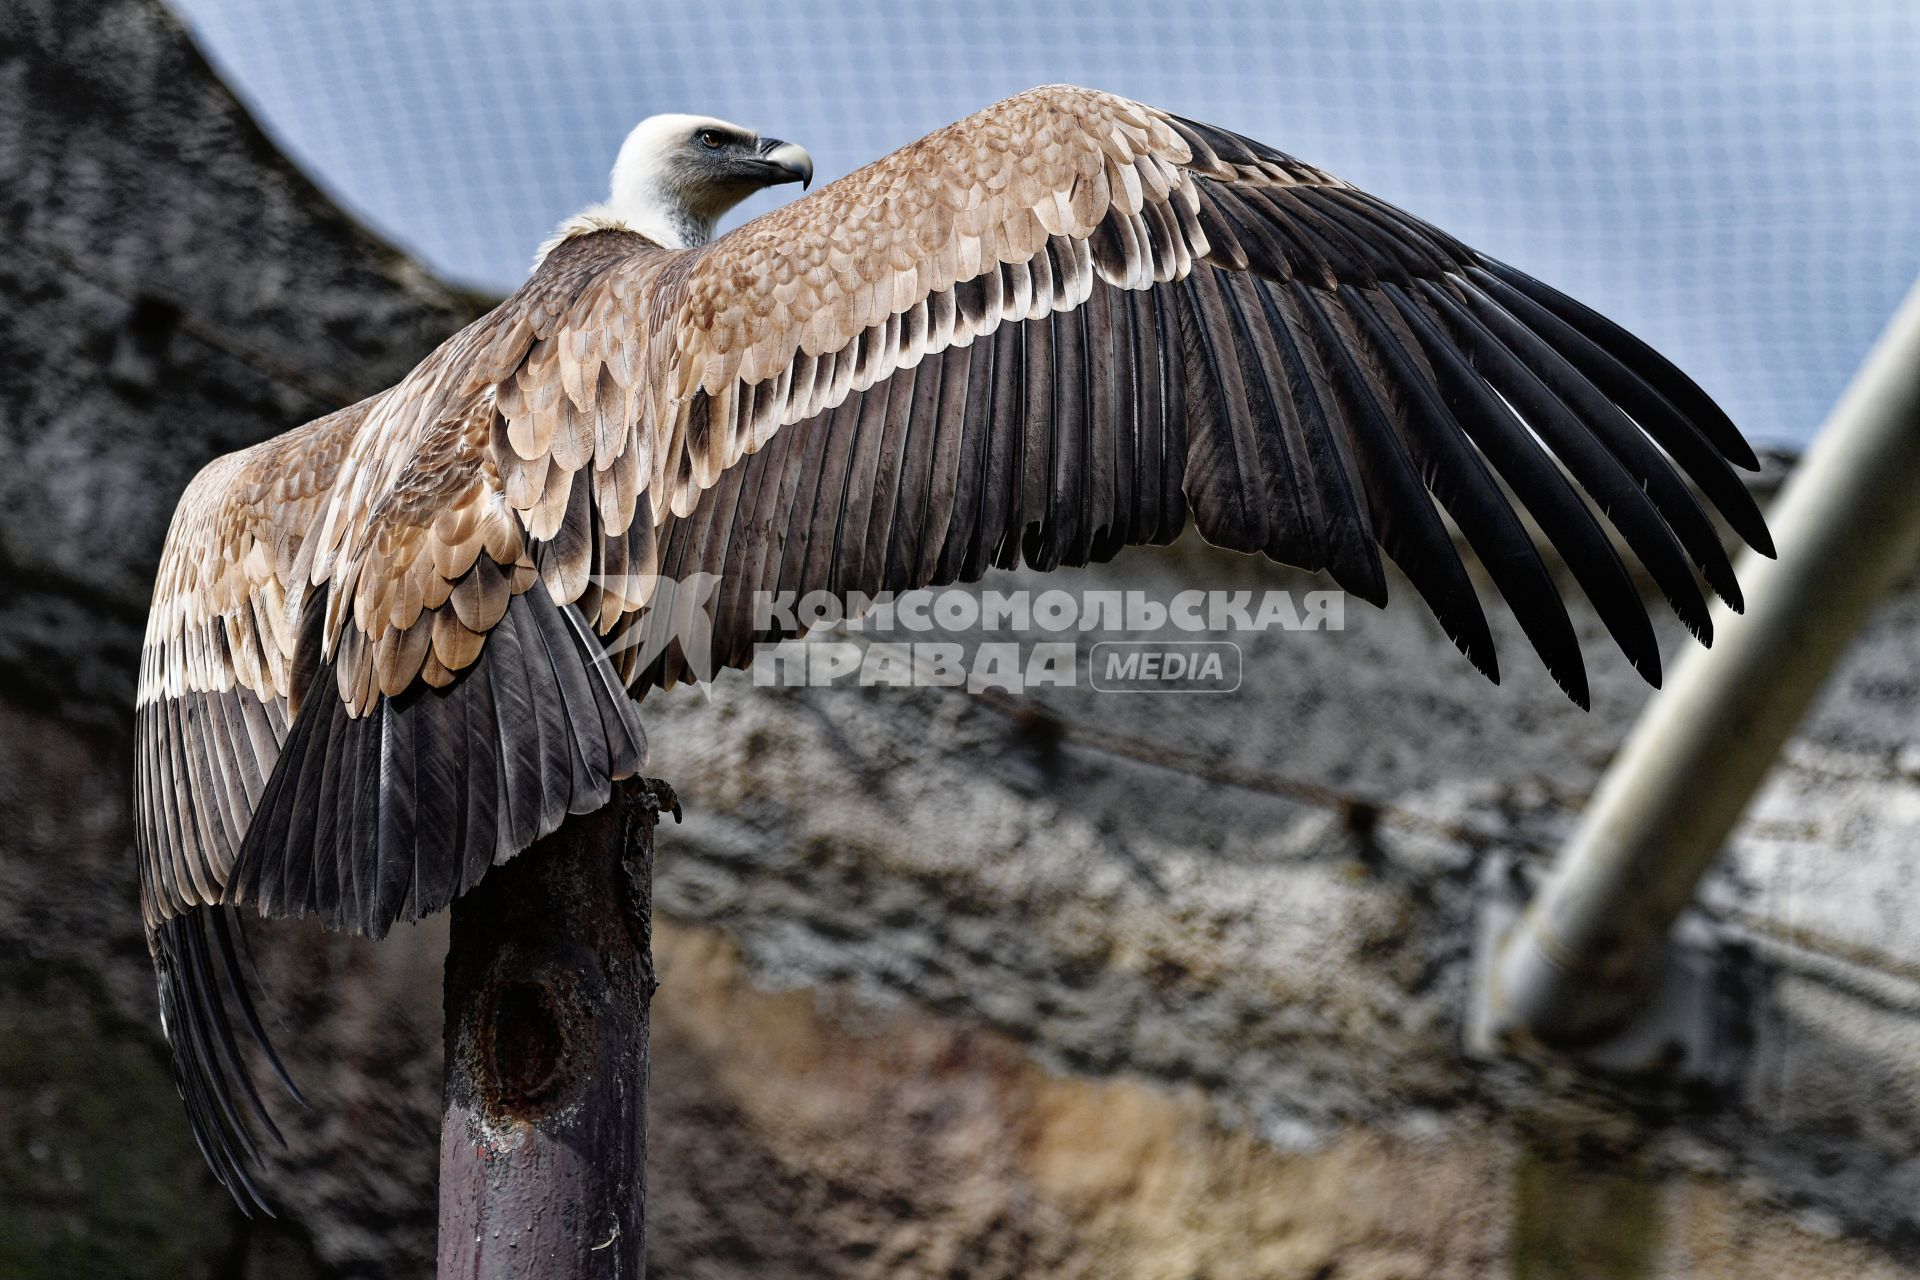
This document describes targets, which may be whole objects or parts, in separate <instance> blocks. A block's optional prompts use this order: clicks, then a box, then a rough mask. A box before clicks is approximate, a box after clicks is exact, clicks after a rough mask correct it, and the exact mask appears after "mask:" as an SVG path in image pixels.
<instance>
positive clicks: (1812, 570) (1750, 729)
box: [1491, 283, 1920, 1046]
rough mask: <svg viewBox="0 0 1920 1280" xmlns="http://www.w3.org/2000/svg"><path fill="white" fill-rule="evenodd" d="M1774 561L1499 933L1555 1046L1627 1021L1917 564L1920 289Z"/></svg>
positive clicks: (1515, 977)
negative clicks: (1762, 795)
mask: <svg viewBox="0 0 1920 1280" xmlns="http://www.w3.org/2000/svg"><path fill="white" fill-rule="evenodd" d="M1770 522H1771V524H1772V527H1773V536H1774V540H1775V542H1776V543H1777V545H1778V547H1779V550H1780V558H1779V559H1778V560H1771V561H1770V560H1766V559H1764V558H1762V557H1759V556H1756V555H1752V554H1748V555H1747V556H1746V557H1745V558H1744V559H1743V560H1742V562H1741V566H1740V578H1741V581H1742V583H1743V584H1745V585H1746V590H1747V601H1748V610H1747V613H1746V614H1745V615H1744V616H1739V615H1734V614H1731V613H1729V612H1728V611H1727V610H1725V609H1724V608H1722V609H1721V610H1720V611H1719V616H1717V617H1716V618H1715V619H1714V632H1715V634H1716V636H1717V637H1718V639H1717V641H1716V642H1715V644H1714V647H1713V648H1712V649H1711V650H1710V651H1696V652H1692V653H1689V654H1688V655H1687V656H1686V658H1685V660H1683V661H1682V662H1681V663H1680V664H1679V666H1678V668H1677V670H1676V671H1675V672H1674V675H1673V679H1672V682H1671V683H1670V684H1669V686H1668V687H1667V689H1666V690H1665V691H1664V692H1662V693H1660V694H1658V695H1656V696H1655V698H1654V700H1653V702H1652V703H1651V704H1650V705H1649V706H1648V708H1647V710H1646V712H1645V713H1644V714H1643V715H1642V716H1641V718H1640V721H1639V723H1638V724H1637V725H1636V726H1635V727H1634V730H1633V733H1632V735H1631V736H1630V737H1629V738H1628V740H1627V743H1626V746H1625V747H1624V748H1623V749H1622V751H1621V753H1620V755H1619V757H1618V758H1617V759H1616V760H1615V761H1614V763H1613V766H1612V768H1611V769H1610V770H1609V771H1608V773H1607V776H1606V778H1605V780H1604V781H1603V782H1602V784H1601V786H1600V789H1599V792H1598V793H1597V794H1596V795H1595V796H1594V799H1593V802H1592V805H1591V807H1590V808H1589V809H1588V810H1587V813H1586V815H1585V817H1584V819H1583V820H1582V822H1581V825H1580V828H1579V830H1578V831H1577V832H1576V833H1575V835H1574V837H1573V841H1572V843H1571V844H1570V845H1569V846H1568V847H1567V849H1566V850H1565V851H1564V852H1563V853H1562V854H1561V855H1560V858H1559V860H1558V862H1557V863H1556V864H1555V866H1554V869H1553V871H1552V873H1551V874H1550V876H1549V877H1548V879H1547V880H1546V882H1545V884H1544V885H1543V886H1542V887H1541V889H1540V892H1539V894H1538V895H1537V896H1536V897H1535V898H1534V900H1533V903H1532V904H1531V906H1529V908H1528V909H1527V911H1526V913H1525V915H1524V916H1523V917H1522V919H1521V921H1520V923H1519V925H1518V927H1516V928H1515V930H1514V931H1513V933H1512V934H1511V935H1510V936H1509V938H1508V940H1507V942H1506V944H1505V946H1504V949H1503V951H1502V953H1501V955H1500V957H1499V960H1498V962H1497V965H1496V969H1495V975H1494V986H1493V991H1492V992H1491V995H1492V999H1493V1004H1494V1013H1495V1016H1496V1017H1497V1018H1499V1019H1500V1020H1501V1021H1503V1022H1505V1023H1506V1024H1507V1025H1508V1026H1509V1027H1514V1028H1518V1029H1522V1030H1524V1031H1526V1032H1528V1033H1530V1034H1531V1035H1532V1036H1533V1037H1534V1038H1535V1039H1537V1040H1540V1041H1543V1042H1546V1043H1552V1044H1558V1045H1563V1046H1571V1045H1576V1044H1579V1043H1582V1042H1591V1041H1593V1040H1596V1039H1599V1038H1601V1037H1603V1036H1604V1035H1606V1034H1607V1033H1608V1032H1609V1031H1611V1030H1613V1029H1614V1028H1616V1027H1618V1026H1620V1025H1621V1024H1622V1023H1623V1022H1625V1021H1627V1019H1628V1017H1629V1015H1630V1014H1631V1013H1632V1012H1633V1010H1634V1009H1635V1008H1636V1007H1637V1006H1638V1005H1639V1004H1640V1002H1641V1001H1642V1000H1643V999H1644V998H1645V995H1646V993H1647V989H1648V984H1649V983H1650V982H1651V981H1652V980H1653V978H1654V975H1655V974H1656V972H1657V970H1658V968H1659V965H1660V962H1661V958H1662V955H1663V953H1664V950H1665V940H1666V937H1667V933H1668V930H1669V928H1670V927H1671V926H1672V924H1673V922H1674V920H1675V918H1676V917H1677V916H1678V915H1679V913H1680V911H1681V910H1682V909H1683V908H1684V907H1686V905H1687V904H1688V903H1689V902H1690V901H1692V898H1693V893H1694V889H1695V887H1696V886H1697V885H1698V883H1699V881H1700V877H1701V875H1702V874H1703V873H1704V872H1705V871H1706V869H1707V866H1708V864H1709V863H1710V862H1711V861H1712V859H1713V857H1714V855H1715V854H1717V853H1718V852H1719V851H1720V848H1721V846H1722V845H1723V844H1724V842H1725V840H1726V838H1727V834H1728V832H1729V831H1731V830H1732V828H1733V824H1734V823H1735V821H1737V820H1738V818H1739V817H1740V814H1741V812H1742V811H1743V810H1744V809H1745V808H1746V805H1747V802H1748V801H1749V800H1750V799H1752V797H1753V793H1754V791H1755V790H1756V789H1757V788H1758V786H1759V784H1760V781H1761V779H1762V778H1763V777H1764V776H1765V774H1766V772H1767V769H1768V767H1769V766H1770V765H1771V764H1772V762H1773V759H1774V756H1775V755H1776V754H1777V753H1778V751H1779V749H1780V746H1781V744H1782V743H1784V742H1785V741H1786V739H1787V736H1788V735H1789V734H1790V733H1792V731H1793V728H1794V726H1795V725H1796V724H1798V723H1799V721H1800V719H1801V717H1802V715H1804V714H1805V712H1806V710H1807V707H1808V705H1809V704H1810V703H1811V702H1812V701H1813V698H1814V695H1815V694H1816V693H1818V692H1819V689H1820V686H1821V684H1822V683H1823V682H1824V681H1825V679H1826V677H1827V674H1828V672H1829V671H1831V670H1832V668H1833V666H1834V663H1835V662H1836V661H1837V660H1838V659H1839V657H1840V655H1841V653H1842V652H1844V651H1845V649H1846V647H1847V644H1848V643H1849V641H1851V640H1852V638H1853V635H1854V633H1855V632H1856V631H1857V630H1858V629H1859V627H1860V625H1861V623H1862V622H1863V621H1864V620H1865V618H1866V616H1867V613H1868V611H1869V610H1870V609H1871V608H1872V606H1873V604H1874V602H1875V601H1876V600H1878V599H1879V598H1880V597H1881V596H1882V595H1884V593H1885V592H1886V590H1887V588H1888V587H1889V586H1890V585H1891V582H1892V579H1893V578H1894V577H1895V576H1896V575H1898V574H1899V573H1900V572H1902V571H1903V570H1905V569H1908V568H1910V567H1911V566H1912V565H1913V564H1914V562H1915V558H1916V556H1920V283H1916V284H1915V286H1914V288H1913V289H1912V290H1911V291H1909V292H1908V294H1907V297H1906V300H1905V302H1903V303H1902V304H1901V306H1900V309H1899V310H1898V311H1897V312H1895V314H1894V317H1893V319H1892V321H1891V322H1890V323H1889V324H1888V326H1887V329H1886V331H1885V332H1884V333H1883V334H1882V335H1881V338H1880V340H1879V342H1878V343H1877V344H1876V345H1875V346H1874V348H1873V350H1872V352H1870V353H1869V354H1868V356H1867V360H1866V363H1865V364H1863V365H1862V366H1861V368H1860V371H1859V372H1858V373H1857V374H1856V375H1855V377H1854V380H1853V383H1852V385H1851V386H1849V387H1848V389H1847V391H1846V394H1845V395H1844V396H1843V397H1842V398H1841V400H1840V402H1839V404H1838V405H1836V406H1835V408H1834V410H1833V413H1832V415H1831V416H1830V417H1829V418H1828V420H1827V423H1826V425H1825V427H1824V428H1823V429H1822V430H1821V432H1820V434H1819V435H1818V436H1817V437H1815V439H1814V443H1813V446H1812V447H1811V448H1810V449H1808V450H1807V453H1806V456H1805V457H1804V458H1803V459H1802V460H1801V462H1800V465H1799V466H1798V467H1796V468H1795V469H1794V472H1793V474H1792V476H1791V477H1789V480H1788V484H1787V487H1786V489H1785V490H1784V492H1783V493H1782V494H1781V496H1780V499H1779V500H1778V501H1777V502H1776V503H1775V504H1774V508H1773V510H1772V512H1771V514H1770Z"/></svg>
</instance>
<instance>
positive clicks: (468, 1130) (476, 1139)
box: [439, 779, 659, 1280]
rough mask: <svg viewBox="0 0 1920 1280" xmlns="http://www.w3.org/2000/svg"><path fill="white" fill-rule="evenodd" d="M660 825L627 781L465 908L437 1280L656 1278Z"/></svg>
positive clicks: (450, 975)
mask: <svg viewBox="0 0 1920 1280" xmlns="http://www.w3.org/2000/svg"><path fill="white" fill-rule="evenodd" d="M658 816H659V802H658V800H657V799H656V797H655V794H654V792H653V790H652V789H651V787H650V785H649V784H648V783H646V782H645V781H643V780H638V779H636V780H631V781H628V782H624V783H620V784H617V785H616V787H615V789H614V795H613V799H612V801H611V802H610V803H608V805H607V806H606V807H605V808H603V809H601V810H599V811H598V812H596V813H591V814H586V815H583V816H580V817H576V818H571V819H569V820H568V821H567V823H566V824H565V825H564V826H562V827H561V828H560V830H558V831H556V832H554V833H553V834H552V835H550V836H548V837H547V838H546V839H544V840H541V841H540V842H539V843H538V844H536V845H534V846H533V847H532V848H531V849H529V850H527V851H526V852H525V853H522V854H521V855H520V856H518V857H517V858H515V859H513V861H511V862H509V863H507V864H506V865H504V866H499V867H495V868H493V870H492V871H490V872H489V873H488V875H487V877H486V879H485V880H483V881H482V882H481V883H480V884H479V885H478V886H477V887H476V888H475V889H474V890H473V891H472V892H471V893H468V894H467V895H466V896H464V897H462V898H460V899H458V900H457V901H456V902H455V903H454V904H453V931H452V941H451V944H450V945H449V948H448V951H447V968H446V1011H447V1013H446V1016H447V1021H446V1068H445V1071H446V1075H445V1084H444V1092H443V1095H442V1112H441V1122H440V1245H439V1274H440V1276H441V1277H442V1278H443V1280H444V1278H445V1277H451V1276H458V1277H463V1278H464V1280H498V1278H503V1277H509V1276H513V1277H534V1276H537V1277H541V1278H542V1280H585V1278H586V1277H594V1278H596V1280H601V1278H606V1280H610V1278H611V1277H615V1276H618V1277H623V1278H630V1277H637V1276H641V1275H644V1273H645V1269H646V1233H645V1225H646V1213H645V1201H646V1153H647V1137H646V1133H647V1129H646V1125H647V1006H648V1001H649V1000H650V999H651V997H652V995H653V990H654V985H655V983H654V972H653V953H652V948H651V942H652V902H653V828H654V824H655V821H656V820H657V818H658Z"/></svg>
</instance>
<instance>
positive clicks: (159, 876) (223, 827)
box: [134, 401, 372, 1204]
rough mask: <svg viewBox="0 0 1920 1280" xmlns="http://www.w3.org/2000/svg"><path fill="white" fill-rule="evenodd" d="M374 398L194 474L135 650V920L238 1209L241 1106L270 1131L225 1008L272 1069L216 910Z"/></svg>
mask: <svg viewBox="0 0 1920 1280" xmlns="http://www.w3.org/2000/svg"><path fill="white" fill-rule="evenodd" d="M371 404H372V401H362V402H361V403H359V404H357V405H354V406H353V407H352V408H349V409H343V410H341V411H339V412H338V413H333V414H329V415H328V416H327V417H324V418H320V419H318V420H316V421H314V422H311V423H308V424H307V425H306V426H304V427H300V428H298V429H297V430H294V431H290V432H288V433H286V434H285V435H283V436H279V437H277V438H276V439H273V440H270V441H267V442H266V443H264V444H260V445H256V446H254V447H253V448H251V449H247V450H244V451H242V452H240V453H235V454H230V455H228V456H226V457H224V458H219V459H217V460H215V461H214V462H212V463H209V464H208V465H207V466H206V467H205V468H204V469H203V470H202V471H201V472H200V474H199V475H197V476H195V477H194V479H193V482H192V483H191V484H190V485H188V486H187V491H186V493H185V494H184V495H183V496H182V497H181V499H180V504H179V506H178V507H177V508H176V509H175V512H174V517H173V524H172V527H171V528H170V529H169V530H168V532H167V541H166V546H165V549H164V550H163V551H162V553H161V557H160V569H159V574H158V577H157V580H156V582H155V584H154V599H153V608H152V610H151V611H150V612H149V614H148V616H147V631H146V638H145V642H144V644H143V646H142V648H141V654H140V680H139V685H138V688H137V692H136V695H135V710H134V822H135V842H136V845H137V846H138V853H139V860H140V909H141V914H142V915H143V916H144V917H145V920H146V925H147V940H148V946H149V949H150V950H151V951H152V953H153V961H154V969H155V972H156V975H157V977H158V979H159V986H160V1008H161V1017H162V1022H163V1025H164V1027H165V1029H166V1033H167V1039H168V1041H169V1042H170V1043H171V1045H172V1047H173V1064H174V1081H175V1083H176V1084H177V1085H178V1086H179V1088H180V1093H181V1097H182V1098H184V1099H185V1100H186V1103H187V1111H188V1115H189V1116H190V1118H191V1119H192V1121H193V1129H194V1135H195V1137H196V1138H197V1139H198V1140H199V1142H200V1147H201V1151H202V1153H203V1154H205V1155H206V1157H207V1161H208V1163H209V1164H210V1165H211V1166H212V1167H213V1169H214V1172H215V1173H216V1174H217V1175H218V1176H219V1177H220V1179H221V1181H222V1182H224V1183H225V1184H226V1185H227V1186H228V1187H229V1188H231V1189H232V1190H233V1192H234V1195H235V1197H236V1198H241V1199H242V1203H243V1204H244V1203H247V1202H248V1201H251V1202H252V1203H254V1204H260V1203H261V1200H260V1196H259V1193H258V1192H257V1190H255V1189H254V1187H253V1184H252V1182H251V1180H250V1179H249V1178H248V1177H247V1175H246V1171H245V1160H244V1159H243V1157H247V1158H250V1157H252V1156H253V1154H254V1146H253V1141H252V1138H251V1136H250V1134H249V1132H248V1128H247V1126H246V1124H245V1123H243V1122H242V1119H241V1116H240V1112H239V1109H238V1101H237V1100H239V1099H244V1100H245V1102H246V1104H247V1105H248V1107H249V1109H250V1110H251V1111H252V1112H253V1113H254V1114H255V1115H257V1116H258V1117H259V1118H260V1120H261V1121H262V1123H264V1124H265V1125H266V1126H267V1128H268V1130H269V1131H270V1132H271V1131H272V1120H271V1119H270V1118H269V1117H268V1116H267V1113H266V1109H265V1107H264V1106H263V1105H262V1104H261V1101H260V1097H259V1094H258V1092H257V1091H256V1090H255V1089H254V1087H253V1084H252V1081H251V1080H250V1078H249V1077H248V1074H247V1072H246V1071H245V1070H244V1068H243V1066H242V1064H241V1061H240V1049H239V1046H238V1043H237V1041H236V1039H235V1036H234V1033H233V1029H232V1026H231V1024H230V1021H229V1017H228V1008H229V1002H231V1005H232V1007H234V1008H237V1009H238V1010H239V1011H240V1013H241V1016H242V1018H243V1020H244V1022H245V1024H246V1026H247V1027H248V1028H249V1029H250V1030H251V1032H252V1034H253V1038H254V1040H255V1041H256V1043H258V1044H259V1045H260V1046H261V1048H262V1049H263V1050H264V1051H265V1052H266V1054H267V1057H268V1060H269V1061H270V1062H271V1063H272V1065H273V1067H274V1068H275V1070H279V1069H280V1067H279V1062H278V1060H277V1059H275V1058H273V1055H272V1050H271V1048H269V1047H268V1045H267V1040H266V1036H265V1034H264V1033H263V1032H262V1030H261V1028H260V1022H259V1018H258V1016H257V1015H256V1013H255V1011H254V1007H253V1002H252V999H251V997H250V995H249V992H248V987H247V981H246V972H245V970H246V966H244V965H243V964H242V963H241V958H240V954H241V953H240V951H239V945H240V944H239V941H238V936H237V930H236V927H235V924H234V922H233V921H231V920H230V919H229V918H228V915H227V912H226V909H225V908H224V907H221V906H220V905H218V904H220V903H221V902H222V901H223V900H224V891H225V887H226V883H227V878H228V876H229V874H230V872H231V871H232V868H233V862H234V858H235V856H236V855H237V854H238V852H239V849H240V845H241V841H242V839H243V838H244V836H245V834H246V830H247V824H248V821H249V819H250V817H251V815H252V813H253V808H254V806H255V804H257V803H258V801H259V799H260V795H261V792H262V791H263V790H264V788H265V787H266V784H267V780H268V779H269V778H270V777H272V776H273V771H274V766H275V764H276V763H277V761H278V759H279V756H280V749H281V745H282V743H284V742H285V740H286V736H287V726H288V722H289V720H290V719H291V718H292V717H291V714H290V711H289V707H290V702H291V697H292V694H293V693H294V692H295V690H296V688H298V687H299V686H300V685H301V684H303V683H304V677H303V676H302V674H301V672H300V671H299V670H298V666H299V663H298V658H297V654H296V650H297V647H298V646H297V638H296V635H295V634H294V631H293V628H292V626H291V624H290V622H289V618H288V611H287V608H286V602H287V600H288V598H289V597H290V596H292V595H294V594H297V593H296V592H295V591H294V590H293V589H292V584H293V582H294V576H293V564H294V560H295V559H296V557H297V556H298V554H299V551H300V547H301V543H302V540H303V538H304V535H305V533H306V530H307V529H308V528H309V527H310V526H311V524H312V522H313V520H314V517H315V515H316V514H317V512H318V511H319V510H320V509H321V508H322V507H323V506H324V504H325V502H326V499H327V495H328V492H329V489H330V487H331V486H332V484H333V481H334V477H335V476H336V474H337V473H338V471H339V469H340V465H341V462H342V460H343V459H344V458H345V456H346V454H347V450H348V448H349V446H350V444H351V442H352V440H353V438H354V434H355V432H356V431H357V430H358V429H359V426H360V424H361V422H362V421H363V420H364V419H365V417H366V414H367V411H368V408H369V407H370V405H371ZM280 1074H281V1077H282V1079H283V1080H284V1079H285V1078H286V1076H285V1072H284V1071H281V1072H280ZM288 1087H289V1088H291V1087H292V1086H291V1081H289V1082H288ZM296 1096H297V1095H296Z"/></svg>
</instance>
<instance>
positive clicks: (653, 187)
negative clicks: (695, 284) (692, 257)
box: [607, 115, 813, 249]
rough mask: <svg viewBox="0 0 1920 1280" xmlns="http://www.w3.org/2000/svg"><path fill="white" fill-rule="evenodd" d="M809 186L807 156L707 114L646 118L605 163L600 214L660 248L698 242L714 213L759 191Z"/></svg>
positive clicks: (708, 229)
mask: <svg viewBox="0 0 1920 1280" xmlns="http://www.w3.org/2000/svg"><path fill="white" fill-rule="evenodd" d="M812 181H813V157H812V156H810V155H808V154H807V152H806V149H805V148H803V147H799V146H796V145H795V144H793V143H791V142H782V141H781V140H780V139H778V138H763V137H761V136H760V135H759V134H758V133H755V132H754V131H753V130H752V129H745V128H742V127H741V126H739V125H737V124H729V123H727V122H726V121H725V120H715V119H713V118H712V117H710V116H689V115H665V116H649V117H648V118H647V119H645V120H642V121H641V122H640V123H639V124H637V125H635V126H634V129H633V132H632V133H629V134H628V135H627V140H626V142H625V143H624V144H622V145H621V147H620V158H619V159H618V160H616V161H615V162H614V165H613V198H612V199H611V200H610V201H609V202H608V204H607V212H608V213H610V214H611V215H612V216H613V217H614V218H615V219H617V220H618V221H620V222H622V223H625V224H626V225H627V226H628V227H631V228H632V229H633V230H635V231H638V232H639V233H640V234H642V235H644V236H646V237H647V238H648V239H651V240H654V241H657V242H658V243H660V244H663V245H665V246H667V247H668V248H672V249H677V248H686V247H688V246H691V245H696V244H704V243H706V241H707V240H709V239H711V238H712V236H713V224H714V223H715V221H717V220H718V219H719V217H720V215H721V214H723V213H725V212H726V211H727V210H729V209H731V208H733V206H735V205H737V204H739V203H740V202H741V201H742V200H745V199H746V198H747V197H748V196H750V195H752V194H753V193H754V192H756V191H758V190H760V189H761V188H762V187H772V186H778V185H780V184H781V183H784V182H798V183H800V184H801V185H803V186H804V185H806V184H807V183H810V182H812Z"/></svg>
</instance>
